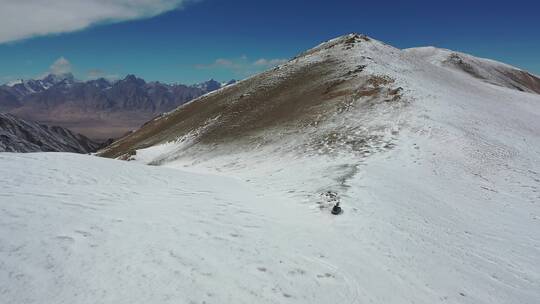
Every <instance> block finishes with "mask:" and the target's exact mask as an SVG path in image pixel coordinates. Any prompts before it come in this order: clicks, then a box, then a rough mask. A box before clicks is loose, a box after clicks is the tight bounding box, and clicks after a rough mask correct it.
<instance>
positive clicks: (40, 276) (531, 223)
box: [0, 153, 540, 304]
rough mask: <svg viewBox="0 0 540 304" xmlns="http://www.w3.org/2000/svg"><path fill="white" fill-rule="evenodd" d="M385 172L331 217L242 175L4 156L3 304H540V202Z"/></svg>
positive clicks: (0, 192) (0, 160)
mask: <svg viewBox="0 0 540 304" xmlns="http://www.w3.org/2000/svg"><path fill="white" fill-rule="evenodd" d="M385 161H387V160H385V159H382V158H381V159H380V161H379V160H377V159H375V160H374V161H373V162H372V164H371V165H370V166H369V167H367V168H366V170H365V171H364V173H362V174H358V175H356V176H355V177H354V178H353V179H352V180H350V181H349V184H350V193H349V195H348V197H347V198H345V199H344V201H345V202H346V203H347V205H345V206H346V207H345V208H346V209H345V213H344V214H343V215H341V216H338V217H335V216H332V215H330V214H329V213H328V212H321V211H320V210H318V209H313V208H308V206H307V205H306V204H299V203H298V202H295V201H293V198H292V197H291V196H287V195H282V194H281V193H280V192H272V191H271V190H270V189H271V187H269V188H268V189H269V190H268V191H265V190H263V189H264V188H263V187H255V186H254V185H252V184H250V183H247V182H245V181H244V180H242V179H237V178H231V177H224V176H216V175H210V174H199V173H187V172H183V171H181V170H176V169H170V168H164V167H153V166H144V165H140V164H136V163H130V162H122V161H115V160H109V159H101V158H97V157H93V156H87V155H74V154H67V153H36V154H9V153H2V154H0V298H1V299H2V300H1V302H2V303H6V304H11V303H537V302H538V301H539V300H540V285H539V282H540V275H539V273H540V266H539V264H538V262H539V258H540V237H539V232H538V231H539V229H538V228H539V222H540V219H539V215H540V212H539V206H538V200H537V199H536V198H533V197H531V199H530V200H528V199H527V198H524V197H523V195H521V196H520V194H519V193H517V192H516V193H514V192H512V189H511V188H506V189H491V190H489V191H488V190H483V189H480V188H478V189H477V191H476V190H475V191H476V192H475V193H477V196H474V195H473V196H472V197H471V194H470V193H469V192H463V193H456V192H455V191H452V189H459V187H460V186H462V184H460V183H474V181H471V180H466V179H465V180H458V181H455V183H456V184H455V185H449V187H448V188H447V189H449V190H444V188H437V187H438V186H439V184H432V185H425V184H423V182H425V179H429V178H430V177H431V175H430V174H428V173H427V172H421V171H417V172H415V171H414V170H411V168H410V167H407V165H403V166H402V167H401V168H393V169H392V170H390V168H392V163H390V164H388V165H384V164H385ZM399 161H400V160H399V159H397V160H396V162H399ZM402 164H403V162H402ZM410 166H414V164H411V165H410ZM375 172H376V174H370V173H375ZM404 172H409V175H408V176H407V177H408V178H407V180H405V181H404V180H403V178H400V177H403V175H400V173H404ZM410 172H412V173H410ZM415 174H416V175H415ZM431 174H435V173H431ZM365 175H370V178H369V179H365V178H364V176H365ZM528 176H531V177H534V176H536V178H540V176H539V175H538V173H534V174H533V173H530V174H529V175H528ZM423 179H424V180H423ZM516 181H519V180H516ZM523 181H525V180H523ZM495 184H496V183H495ZM360 185H362V186H360ZM390 185H393V186H392V187H391V186H390ZM531 185H532V186H531V187H533V188H534V185H536V186H537V185H538V183H534V182H533V183H532V184H531ZM419 189H423V191H424V192H419V191H418V190H419ZM475 189H476V188H475ZM535 189H536V191H531V192H527V193H529V194H531V195H537V194H538V192H537V190H538V187H537V188H535ZM529 190H531V189H529ZM492 191H500V192H504V193H502V194H494V193H493V192H492ZM524 193H525V192H524ZM449 202H454V203H453V204H449Z"/></svg>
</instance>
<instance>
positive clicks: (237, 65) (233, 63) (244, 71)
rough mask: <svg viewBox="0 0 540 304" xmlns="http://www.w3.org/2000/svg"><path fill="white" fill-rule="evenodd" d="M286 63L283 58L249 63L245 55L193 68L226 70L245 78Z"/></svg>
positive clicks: (221, 59) (220, 59) (262, 59)
mask: <svg viewBox="0 0 540 304" xmlns="http://www.w3.org/2000/svg"><path fill="white" fill-rule="evenodd" d="M287 61H288V60H287V59H283V58H274V59H265V58H261V59H258V60H256V61H250V60H249V58H248V57H247V56H246V55H242V56H241V57H240V58H235V59H226V58H218V59H216V60H215V61H214V62H212V63H210V64H198V65H196V66H195V67H196V68H197V69H227V70H231V71H233V72H234V73H235V74H237V75H240V76H246V75H251V74H254V73H258V72H261V71H262V70H265V69H268V68H272V67H275V66H277V65H280V64H283V63H285V62H287Z"/></svg>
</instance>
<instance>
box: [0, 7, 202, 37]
mask: <svg viewBox="0 0 540 304" xmlns="http://www.w3.org/2000/svg"><path fill="white" fill-rule="evenodd" d="M188 1H189V2H193V1H194V0H0V43H4V42H9V41H16V40H20V39H25V38H30V37H34V36H41V35H48V34H56V33H65V32H71V31H76V30H81V29H84V28H87V27H89V26H91V25H93V24H96V23H104V22H119V21H125V20H132V19H139V18H148V17H152V16H156V15H159V14H161V13H164V12H167V11H170V10H173V9H176V8H178V7H180V6H181V5H182V4H184V3H186V2H188Z"/></svg>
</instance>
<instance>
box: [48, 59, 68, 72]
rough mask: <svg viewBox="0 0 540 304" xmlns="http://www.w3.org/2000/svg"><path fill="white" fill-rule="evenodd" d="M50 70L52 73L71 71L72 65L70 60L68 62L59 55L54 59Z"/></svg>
mask: <svg viewBox="0 0 540 304" xmlns="http://www.w3.org/2000/svg"><path fill="white" fill-rule="evenodd" d="M49 69H50V72H51V74H54V75H62V74H67V73H71V70H72V67H71V62H69V61H68V60H67V59H66V58H64V57H60V58H58V59H56V61H55V62H54V63H53V64H52V65H51V66H50V68H49Z"/></svg>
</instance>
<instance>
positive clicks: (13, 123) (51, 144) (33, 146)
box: [0, 113, 102, 153]
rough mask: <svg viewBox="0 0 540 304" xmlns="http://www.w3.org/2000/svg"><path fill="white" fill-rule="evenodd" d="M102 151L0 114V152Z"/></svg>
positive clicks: (51, 129)
mask: <svg viewBox="0 0 540 304" xmlns="http://www.w3.org/2000/svg"><path fill="white" fill-rule="evenodd" d="M100 147H102V145H101V144H99V143H96V142H94V141H92V140H90V139H88V138H87V137H86V136H84V135H81V134H75V133H73V132H71V131H70V130H68V129H66V128H62V127H51V126H46V125H42V124H38V123H35V122H31V121H25V120H22V119H19V118H17V117H15V116H13V115H11V114H2V113H0V152H75V153H88V152H94V151H96V150H97V149H99V148H100Z"/></svg>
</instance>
